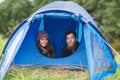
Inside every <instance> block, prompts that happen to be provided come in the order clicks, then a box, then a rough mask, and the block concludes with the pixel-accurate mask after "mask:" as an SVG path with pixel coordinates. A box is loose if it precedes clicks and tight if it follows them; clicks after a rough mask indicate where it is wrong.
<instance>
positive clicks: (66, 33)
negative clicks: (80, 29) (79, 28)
mask: <svg viewBox="0 0 120 80" xmlns="http://www.w3.org/2000/svg"><path fill="white" fill-rule="evenodd" d="M71 33H72V34H73V35H74V36H75V38H76V33H75V32H74V31H72V30H68V31H66V32H65V37H67V35H68V34H71Z"/></svg>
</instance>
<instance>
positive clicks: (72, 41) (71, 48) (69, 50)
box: [62, 30, 79, 57]
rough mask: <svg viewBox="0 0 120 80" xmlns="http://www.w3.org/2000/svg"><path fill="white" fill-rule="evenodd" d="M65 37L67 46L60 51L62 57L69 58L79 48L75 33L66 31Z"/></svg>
mask: <svg viewBox="0 0 120 80" xmlns="http://www.w3.org/2000/svg"><path fill="white" fill-rule="evenodd" d="M65 36H66V42H67V44H66V45H65V46H64V47H63V49H62V57H67V56H70V55H71V54H73V53H74V52H75V51H76V49H77V48H78V46H79V43H78V41H77V39H76V33H75V32H74V31H71V30H69V31H66V33H65Z"/></svg>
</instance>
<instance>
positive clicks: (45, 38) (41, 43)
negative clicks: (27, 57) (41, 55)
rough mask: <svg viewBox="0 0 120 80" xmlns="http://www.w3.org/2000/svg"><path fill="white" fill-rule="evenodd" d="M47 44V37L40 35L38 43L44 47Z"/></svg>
mask: <svg viewBox="0 0 120 80" xmlns="http://www.w3.org/2000/svg"><path fill="white" fill-rule="evenodd" d="M47 44H48V38H47V37H42V38H41V39H40V45H41V46H42V47H46V45H47Z"/></svg>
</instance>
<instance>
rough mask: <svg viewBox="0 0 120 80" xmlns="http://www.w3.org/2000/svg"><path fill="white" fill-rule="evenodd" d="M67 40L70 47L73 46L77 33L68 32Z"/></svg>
mask: <svg viewBox="0 0 120 80" xmlns="http://www.w3.org/2000/svg"><path fill="white" fill-rule="evenodd" d="M66 42H67V46H68V47H72V46H73V45H74V44H75V42H76V38H75V35H74V34H73V33H70V34H68V35H67V36H66Z"/></svg>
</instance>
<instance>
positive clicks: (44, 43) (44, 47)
mask: <svg viewBox="0 0 120 80" xmlns="http://www.w3.org/2000/svg"><path fill="white" fill-rule="evenodd" d="M37 45H38V48H39V50H40V52H41V53H42V54H43V55H44V56H47V57H55V54H54V50H53V47H52V45H51V44H50V42H49V37H48V34H47V33H46V32H45V31H39V32H38V36H37Z"/></svg>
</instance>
